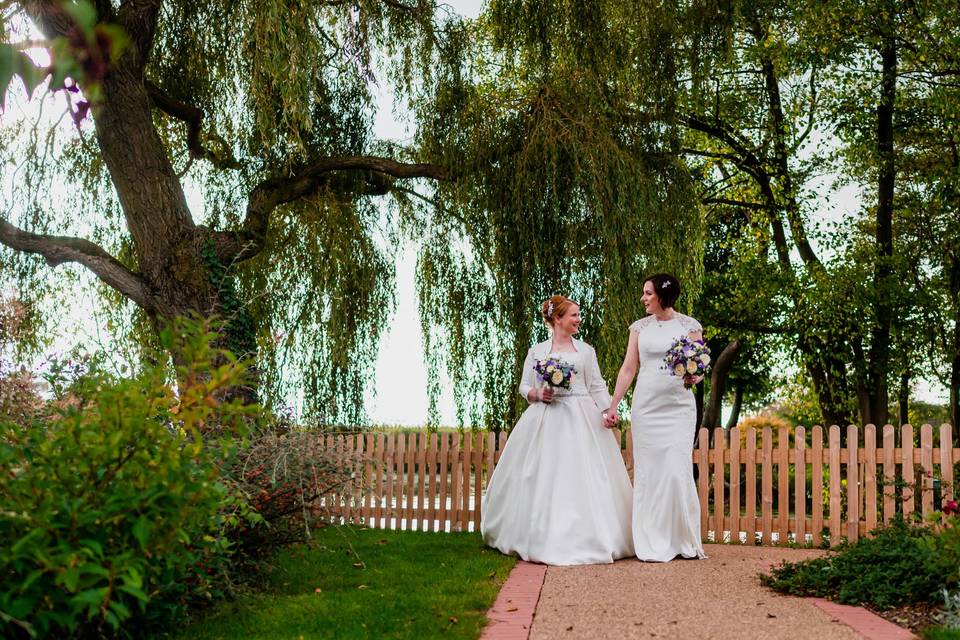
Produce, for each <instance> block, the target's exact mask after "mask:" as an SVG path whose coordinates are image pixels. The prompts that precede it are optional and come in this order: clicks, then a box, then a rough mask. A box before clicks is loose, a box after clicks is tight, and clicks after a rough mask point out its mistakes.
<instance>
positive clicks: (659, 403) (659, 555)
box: [607, 274, 707, 562]
mask: <svg viewBox="0 0 960 640" xmlns="http://www.w3.org/2000/svg"><path fill="white" fill-rule="evenodd" d="M679 293H680V283H679V282H678V281H677V280H676V278H674V277H673V276H670V275H668V274H656V275H653V276H650V278H648V279H647V280H646V281H645V282H644V293H643V301H644V305H645V307H646V309H647V312H648V313H649V314H650V315H648V316H647V317H645V318H643V319H642V320H638V321H636V322H634V323H633V324H632V325H630V340H629V346H628V348H627V355H626V357H625V358H624V361H623V365H622V366H621V368H620V374H619V375H618V376H617V387H616V389H615V390H614V394H613V399H612V405H611V406H612V407H613V408H615V407H617V405H618V404H619V402H620V400H621V399H622V398H623V395H624V393H625V392H626V389H627V387H628V386H629V384H630V382H632V381H633V379H634V375H636V385H635V387H634V391H633V405H632V409H631V412H630V417H631V431H632V437H633V522H632V529H633V544H634V549H635V551H636V555H637V557H638V558H639V559H641V560H649V561H659V562H667V561H669V560H672V559H674V558H675V557H677V556H683V557H684V558H706V557H707V556H706V555H705V554H704V551H703V545H702V544H701V541H700V501H699V498H698V496H697V489H696V485H695V484H694V481H693V461H692V452H693V438H694V430H695V428H696V418H697V410H696V405H695V403H694V397H693V393H692V392H691V391H690V390H689V389H686V388H684V381H685V380H686V381H688V382H692V383H696V382H699V381H700V380H701V378H699V377H695V378H693V377H685V378H680V377H676V376H674V375H672V374H671V372H670V371H669V370H667V369H666V368H665V367H664V361H663V360H664V356H665V355H666V353H667V350H668V349H669V348H670V346H671V345H672V344H673V341H674V340H675V339H677V338H680V337H683V336H689V337H691V338H700V337H701V331H702V328H701V327H700V323H698V322H697V321H696V320H694V319H693V318H691V317H690V316H686V315H683V314H682V313H679V312H677V311H675V310H674V308H673V305H674V303H675V302H676V299H677V297H678V296H679ZM616 420H617V415H616V413H615V411H614V410H611V412H610V415H609V416H608V418H607V421H608V425H609V424H612V423H615V422H616Z"/></svg>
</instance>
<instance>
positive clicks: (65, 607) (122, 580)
mask: <svg viewBox="0 0 960 640" xmlns="http://www.w3.org/2000/svg"><path fill="white" fill-rule="evenodd" d="M179 330H180V332H179V335H184V336H190V337H188V338H185V339H186V340H187V343H186V344H185V345H180V346H185V347H186V352H187V353H189V356H190V357H189V358H188V360H189V361H190V362H191V363H193V364H192V365H191V370H190V371H191V372H193V373H198V374H200V375H192V376H191V375H178V376H177V378H178V379H179V380H180V385H179V386H178V388H177V393H176V394H175V393H174V390H173V388H172V385H171V384H170V383H169V381H168V379H167V370H166V368H165V367H162V366H159V367H155V368H152V369H148V370H147V371H145V372H144V373H143V374H141V375H140V376H138V377H137V378H135V379H131V380H115V379H111V378H110V377H109V376H107V375H105V374H103V373H98V372H95V371H94V372H87V373H86V374H85V375H83V376H82V377H80V378H78V379H75V380H72V381H69V384H67V385H66V386H68V387H69V389H70V393H71V401H70V402H60V403H57V405H56V406H57V408H56V410H55V411H53V412H52V413H51V414H49V415H47V416H46V417H42V418H37V419H35V420H32V421H30V422H28V423H26V424H18V423H17V422H16V421H11V420H5V421H0V492H2V494H3V496H4V503H3V508H2V511H0V539H2V540H3V546H2V547H0V612H2V613H0V619H2V621H3V622H4V623H5V624H6V626H7V628H14V627H16V628H19V629H20V630H21V631H22V633H24V634H29V635H30V636H45V635H56V636H61V635H65V634H71V635H76V636H97V637H100V636H102V635H104V634H107V633H120V634H124V633H126V632H125V631H124V627H123V626H122V625H124V623H125V622H126V623H128V626H127V627H126V628H130V626H129V624H130V623H133V622H137V623H139V624H149V623H151V622H155V621H158V620H161V619H165V618H167V617H169V616H170V615H172V614H176V613H178V612H180V610H181V609H182V608H183V607H184V606H185V605H187V604H188V603H190V602H192V601H196V600H197V599H209V598H212V597H214V596H216V595H218V592H219V591H220V590H221V589H222V585H223V584H225V582H226V580H227V576H226V569H227V559H228V557H229V554H230V543H229V540H228V536H227V534H228V533H229V531H230V529H231V528H233V527H235V526H236V525H237V524H238V523H239V522H240V521H241V520H242V519H244V518H245V517H247V518H249V517H252V516H251V515H250V514H249V513H248V511H247V510H246V508H245V506H244V504H243V502H242V500H238V499H237V498H236V497H235V495H234V494H233V493H232V492H231V491H230V489H229V486H228V484H227V483H225V482H223V480H222V479H221V475H220V469H221V467H222V465H223V464H225V463H226V462H228V461H229V459H230V458H231V456H232V455H234V447H233V446H232V445H231V444H230V442H229V441H227V440H224V441H223V442H219V443H210V442H207V443H205V442H204V441H203V439H202V438H201V437H200V435H199V433H200V431H201V429H204V428H205V427H206V425H208V424H209V423H211V422H217V423H218V424H221V425H223V424H227V425H231V426H232V427H233V428H234V430H242V428H243V423H242V420H243V418H244V416H246V415H247V414H248V413H249V411H250V410H249V409H248V408H242V407H239V406H237V405H233V404H220V403H219V402H218V400H217V397H218V395H219V392H220V391H221V390H222V389H223V388H225V387H227V386H229V385H231V384H234V383H236V381H237V379H238V377H239V376H240V375H241V373H242V372H241V368H240V367H238V366H236V365H234V364H232V363H230V362H227V363H225V364H223V365H220V366H213V365H210V364H209V363H210V362H213V359H214V358H213V356H214V355H215V354H214V352H213V350H212V349H211V348H210V347H209V341H210V339H211V336H210V335H209V334H205V333H203V332H202V331H201V332H193V333H191V332H190V331H189V330H188V329H187V328H186V327H185V326H183V325H181V326H180V328H179ZM171 335H172V334H171ZM168 339H171V340H172V338H170V336H168ZM204 363H207V364H204ZM187 373H190V372H186V371H180V374H187Z"/></svg>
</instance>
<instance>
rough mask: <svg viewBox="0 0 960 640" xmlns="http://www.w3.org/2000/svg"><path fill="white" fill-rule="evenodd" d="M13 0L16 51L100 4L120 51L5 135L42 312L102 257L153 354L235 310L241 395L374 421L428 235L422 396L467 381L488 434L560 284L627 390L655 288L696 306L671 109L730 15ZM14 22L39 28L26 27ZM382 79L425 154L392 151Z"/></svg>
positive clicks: (21, 262) (8, 236) (8, 29)
mask: <svg viewBox="0 0 960 640" xmlns="http://www.w3.org/2000/svg"><path fill="white" fill-rule="evenodd" d="M626 5H629V6H626ZM78 7H79V8H80V9H81V10H78ZM3 11H4V12H5V14H4V20H3V24H4V28H5V37H4V40H5V41H8V42H9V41H13V40H15V39H16V37H27V38H31V39H43V38H46V39H47V42H46V43H43V42H41V43H39V45H40V46H44V44H45V46H47V47H48V48H51V49H52V50H53V51H54V54H55V55H56V54H57V53H58V52H62V51H63V50H64V47H63V46H60V45H57V44H56V43H58V42H59V43H62V42H67V43H76V42H80V41H83V38H81V37H79V35H78V34H79V32H78V30H80V29H81V28H82V27H83V24H81V22H82V20H81V19H80V18H83V16H85V15H86V16H87V18H88V19H89V22H90V25H110V26H111V27H110V30H109V31H107V33H108V34H115V33H122V34H124V36H123V43H122V47H117V48H115V49H111V48H110V47H106V49H105V50H104V51H106V53H105V52H104V51H100V49H98V47H101V46H102V45H104V43H103V42H102V41H103V40H104V38H102V37H100V36H93V37H92V39H91V38H88V39H87V40H88V41H89V42H91V43H92V44H91V45H90V46H89V47H88V48H86V49H84V48H83V47H81V48H80V50H81V56H80V57H81V59H82V61H83V63H84V65H86V66H84V67H83V68H84V69H85V70H87V71H89V72H90V73H91V74H93V75H94V78H93V79H92V80H90V79H89V78H85V77H81V78H80V79H79V82H80V86H79V88H80V89H81V90H83V92H84V93H83V94H76V93H75V91H72V90H71V87H70V85H68V84H66V85H65V84H63V83H62V78H57V77H56V76H57V74H56V73H55V72H54V77H53V78H52V84H51V85H50V86H51V89H52V90H53V96H54V98H37V97H34V98H33V99H34V100H41V99H48V100H51V101H56V100H60V102H58V103H57V104H66V105H67V106H66V107H64V108H65V109H67V110H68V111H69V112H70V113H71V114H72V115H73V117H74V119H75V121H76V122H77V123H78V124H77V126H76V127H63V126H57V125H56V123H54V124H51V125H50V126H49V127H47V128H46V130H45V131H40V130H38V127H37V126H36V122H31V121H30V118H29V117H23V118H20V119H6V118H5V122H4V123H3V127H2V131H0V141H2V142H3V145H4V147H3V148H4V153H5V155H6V158H5V160H7V161H8V162H14V163H15V164H17V170H16V177H15V178H14V179H13V180H12V184H11V187H10V189H11V193H12V196H11V198H10V202H9V203H6V204H7V206H6V207H5V209H6V215H5V219H4V220H2V221H0V242H2V243H3V244H4V245H6V247H7V248H8V249H9V250H8V251H6V252H5V253H4V255H3V266H4V269H5V272H6V273H7V274H8V275H9V274H13V275H14V276H15V279H16V282H17V284H18V287H19V289H20V292H21V296H22V297H26V298H30V297H36V296H38V295H41V294H39V293H37V292H43V291H45V290H47V291H49V288H50V286H51V285H50V284H49V283H50V282H51V280H50V272H49V269H48V268H47V265H50V266H56V265H59V264H63V263H77V264H79V265H81V266H83V267H85V268H86V269H88V270H89V271H90V272H92V273H93V274H95V275H96V277H97V278H98V279H99V282H100V283H101V293H102V297H103V300H104V301H105V302H107V303H108V304H107V305H106V309H108V311H109V313H112V314H114V318H115V323H114V324H115V326H116V327H117V330H118V331H120V332H121V333H122V334H123V337H124V338H125V339H127V340H128V341H130V342H132V343H134V344H143V343H148V342H150V341H151V340H153V339H154V336H155V334H156V332H157V331H158V330H159V329H161V328H162V327H163V326H164V325H165V324H166V322H167V321H168V320H169V319H170V318H173V317H175V316H178V315H184V314H199V315H201V316H211V315H217V316H220V317H223V318H225V319H226V320H227V322H226V326H225V328H224V330H223V336H222V340H223V343H224V345H225V346H227V347H229V348H230V349H231V350H232V351H234V352H235V353H237V354H239V355H240V356H242V357H247V358H251V359H252V360H254V361H255V363H256V365H257V366H256V371H257V372H258V378H257V379H256V380H255V381H254V382H253V384H252V385H251V388H249V389H245V390H238V392H239V393H242V394H244V395H246V396H247V397H250V398H253V397H256V396H259V397H260V398H261V399H263V400H266V401H267V402H270V401H272V400H273V399H276V398H284V397H286V396H287V395H288V394H289V393H290V392H291V390H294V389H299V390H301V391H302V393H303V395H304V398H305V401H306V402H305V407H304V408H305V410H306V413H307V415H308V416H310V417H313V418H315V419H318V420H320V421H324V422H337V423H358V422H361V421H362V420H363V418H364V415H363V409H362V407H363V397H364V387H365V386H367V385H366V384H365V382H366V381H367V380H368V377H369V373H370V369H371V368H372V364H373V362H374V358H375V356H376V347H377V344H378V342H379V337H380V331H381V329H382V327H383V326H384V323H385V321H386V319H387V317H388V314H389V312H390V309H391V307H392V299H393V291H394V281H393V264H394V254H393V252H394V250H395V248H396V247H397V246H398V245H399V244H401V243H402V242H403V241H404V238H416V239H419V240H421V243H420V244H421V255H420V260H419V277H418V282H419V294H420V301H421V314H422V317H423V319H424V320H423V324H424V329H425V335H426V341H427V350H428V358H429V360H430V361H431V364H432V365H435V366H432V367H431V376H432V378H431V396H432V398H433V399H434V401H435V400H436V396H437V390H438V389H439V381H440V376H441V375H443V374H442V371H443V370H446V371H449V372H451V373H452V377H453V380H454V382H455V383H456V389H457V395H458V399H459V403H460V408H461V416H460V417H461V420H465V419H468V418H469V419H471V420H472V421H474V422H476V423H480V422H482V421H486V422H487V423H488V424H492V425H493V426H500V425H504V424H508V423H509V422H510V421H511V420H512V416H513V415H514V414H515V411H516V403H515V402H513V401H512V400H511V399H510V394H511V393H512V392H511V391H510V390H511V389H512V388H513V387H514V386H515V381H516V375H517V373H518V362H519V360H518V359H519V358H522V356H523V353H524V351H525V350H526V347H527V346H528V344H529V343H530V341H531V340H532V339H533V338H534V337H535V336H540V335H543V329H542V327H539V326H538V325H537V324H536V322H535V310H536V304H537V302H538V301H539V300H540V299H542V298H543V297H545V296H546V295H547V294H548V293H553V292H567V293H569V294H571V295H572V296H573V297H574V298H576V299H578V300H579V301H580V302H581V303H582V304H583V307H584V311H585V313H586V318H587V320H588V322H587V324H586V326H585V337H586V338H587V339H589V340H591V341H593V342H594V343H595V344H596V345H597V346H598V348H599V350H600V353H601V355H602V362H603V365H604V367H605V370H606V372H607V373H608V375H609V374H610V373H612V371H613V368H614V366H615V363H616V361H617V360H618V359H619V356H620V355H621V352H622V349H623V346H624V344H625V330H626V326H627V325H628V324H629V322H630V321H631V320H633V319H635V318H636V317H638V316H639V315H640V313H641V308H640V304H639V288H640V280H641V278H642V274H644V273H645V272H648V271H650V270H653V269H658V270H659V269H668V270H671V271H673V272H675V273H677V274H678V275H679V276H680V277H681V278H683V280H684V281H685V283H686V285H687V291H688V293H689V296H688V300H690V299H691V298H692V297H694V296H695V295H696V292H697V287H698V281H699V274H700V273H699V272H700V269H701V266H700V265H701V264H702V259H701V256H700V250H701V247H702V244H703V223H702V220H701V213H700V210H699V208H698V205H697V203H696V197H695V194H694V192H693V189H692V187H691V180H690V178H689V176H688V175H687V171H686V169H685V167H684V165H683V164H682V163H681V162H680V161H679V160H678V151H679V147H678V145H679V138H678V135H677V130H676V127H675V114H674V107H673V103H674V96H675V94H676V91H677V87H678V85H679V84H680V83H688V84H696V83H697V82H698V79H699V78H700V77H701V75H702V74H701V68H702V66H703V63H704V61H705V60H709V58H710V56H711V55H712V54H713V53H714V52H715V51H718V50H721V49H722V42H723V28H722V27H723V24H725V22H726V20H725V16H726V15H727V14H729V13H730V11H732V8H731V7H728V6H722V5H717V4H715V2H710V1H706V2H690V3H680V4H677V3H667V2H663V3H659V2H652V1H649V0H647V1H644V2H638V3H624V5H623V6H621V3H618V2H613V1H603V2H591V3H582V2H570V1H562V0H556V1H553V2H526V1H520V0H510V1H499V0H497V1H494V2H492V3H491V4H489V5H488V6H487V7H486V10H485V12H484V13H483V14H482V15H481V17H480V18H479V19H478V20H476V21H473V22H464V21H462V20H460V19H458V18H457V17H456V16H453V15H450V14H449V13H448V10H446V9H444V8H443V7H441V6H438V5H437V4H436V3H434V2H433V1H432V0H342V1H341V0H298V1H297V2H289V1H288V0H283V1H280V0H240V1H237V2H229V3H224V2H218V1H213V0H210V1H203V0H201V1H197V0H125V1H123V2H116V1H112V0H97V1H96V2H92V3H89V2H84V3H78V2H75V1H71V2H65V1H64V0H32V1H25V2H19V3H6V4H5V5H4V7H3ZM78 16H80V18H78ZM21 18H22V20H23V21H24V22H25V21H27V20H29V21H30V22H31V23H32V24H34V25H35V26H36V28H37V29H38V30H39V33H40V36H39V37H37V36H36V35H35V34H32V33H29V32H26V35H25V36H24V33H20V34H17V33H15V31H16V29H15V28H14V27H15V25H17V24H18V20H19V19H21ZM90 25H87V27H88V29H87V31H86V33H87V34H88V35H89V33H91V32H90V31H89V26H90ZM114 27H117V29H114ZM107 44H109V43H107ZM68 48H69V47H68ZM98 52H99V53H98ZM114 53H115V54H116V55H114ZM93 54H96V55H93ZM108 54H109V55H108ZM88 55H90V56H92V57H84V56H88ZM98 56H99V57H98ZM90 60H94V61H102V62H103V64H98V65H90V64H87V63H89V62H90ZM55 66H56V65H55ZM88 67H89V68H88ZM40 73H41V76H42V73H43V69H42V68H41V70H40ZM384 77H386V78H388V79H389V81H390V82H391V85H392V86H393V87H395V89H396V91H397V92H398V94H399V98H400V99H401V100H403V99H406V100H407V103H408V105H409V108H410V111H411V113H412V114H413V119H414V124H415V125H416V131H417V134H416V139H415V141H414V146H412V147H409V148H405V147H401V146H399V145H397V144H394V143H390V142H387V141H383V140H378V139H377V138H376V137H375V136H374V134H373V121H374V118H375V111H376V108H375V95H376V91H377V86H378V82H379V81H380V79H383V78H384ZM88 81H89V82H88ZM85 82H88V84H87V85H86V86H85V85H84V83H85ZM94 83H95V84H94ZM58 89H59V90H58ZM93 89H95V91H94V90H93ZM94 94H95V95H94ZM78 98H83V99H82V101H79V102H78V101H77V100H78ZM64 100H66V102H65V103H64ZM88 110H89V115H88ZM14 120H15V121H14ZM51 194H53V195H54V197H51ZM195 194H199V196H198V197H194V195H195ZM387 196H389V197H390V198H391V201H392V202H395V203H397V205H398V206H394V207H388V208H385V207H382V206H379V204H378V203H379V202H382V201H383V200H384V199H385V197H387ZM41 259H42V260H41ZM44 261H45V262H46V265H44V263H43V262H44ZM61 285H62V282H61ZM44 287H46V289H44ZM172 355H173V357H174V359H176V358H177V354H172ZM477 391H482V393H477Z"/></svg>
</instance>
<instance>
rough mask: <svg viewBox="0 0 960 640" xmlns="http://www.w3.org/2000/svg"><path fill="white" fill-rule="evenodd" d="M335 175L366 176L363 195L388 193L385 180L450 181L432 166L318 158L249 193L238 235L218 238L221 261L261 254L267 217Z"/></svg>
mask: <svg viewBox="0 0 960 640" xmlns="http://www.w3.org/2000/svg"><path fill="white" fill-rule="evenodd" d="M338 171H362V172H367V173H368V174H370V175H368V176H367V177H366V178H365V191H364V193H365V194H368V195H383V194H385V193H388V192H389V190H390V189H389V187H390V186H391V185H389V184H388V182H387V181H385V180H384V178H400V179H410V178H431V179H433V180H450V179H451V176H450V174H449V172H448V171H447V170H446V168H444V167H441V166H439V165H435V164H408V163H404V162H397V161H396V160H393V159H390V158H381V157H378V156H333V157H328V158H320V159H318V160H316V161H314V162H313V163H311V164H309V165H307V166H305V167H303V168H302V169H300V170H299V171H297V172H296V173H295V174H294V175H292V176H290V177H287V178H269V179H267V180H264V181H263V182H261V183H260V184H258V185H257V186H256V187H254V189H253V191H251V192H250V197H249V199H248V200H247V217H246V219H245V220H244V222H243V229H242V231H240V232H231V233H230V234H229V235H230V237H231V238H232V240H230V241H227V240H226V239H225V238H221V239H220V242H219V247H220V250H221V251H223V252H225V254H224V255H221V258H222V259H232V260H247V259H249V258H252V257H253V256H255V255H257V254H258V253H260V251H261V250H262V249H263V245H264V241H265V239H266V236H267V228H268V226H269V223H270V214H271V213H272V212H273V210H274V209H276V208H277V207H279V206H280V205H282V204H286V203H288V202H293V201H294V200H299V199H300V198H304V197H306V196H309V195H312V194H314V193H316V192H317V191H318V190H319V189H320V188H321V187H323V186H324V185H326V184H327V183H328V180H329V176H328V174H330V173H333V172H338Z"/></svg>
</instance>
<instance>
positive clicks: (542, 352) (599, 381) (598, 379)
mask: <svg viewBox="0 0 960 640" xmlns="http://www.w3.org/2000/svg"><path fill="white" fill-rule="evenodd" d="M552 344H553V340H545V341H543V342H540V343H538V344H535V345H533V346H532V347H530V349H529V350H528V351H527V357H526V359H525V360H524V361H523V372H522V373H521V375H520V395H521V396H523V399H524V400H527V394H528V393H530V391H531V390H532V389H533V388H534V387H539V386H542V384H540V383H539V381H538V380H537V375H536V372H535V371H534V370H533V365H534V364H535V363H536V361H537V360H543V359H545V358H546V357H547V356H549V355H550V346H551V345H552ZM573 347H574V348H575V349H576V350H577V353H580V354H581V355H583V363H584V367H583V368H584V371H582V372H579V373H580V374H581V375H583V382H584V385H585V386H586V387H587V392H588V393H589V394H590V397H591V398H593V401H594V402H595V403H596V404H597V408H598V409H600V410H601V411H605V410H607V409H609V408H610V400H611V398H610V393H609V391H608V390H607V383H606V382H604V380H603V375H602V374H601V373H600V364H599V363H598V362H597V352H596V350H595V349H594V348H593V347H591V346H590V345H588V344H587V343H586V342H583V341H582V340H577V339H576V338H573ZM528 401H529V400H528Z"/></svg>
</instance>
